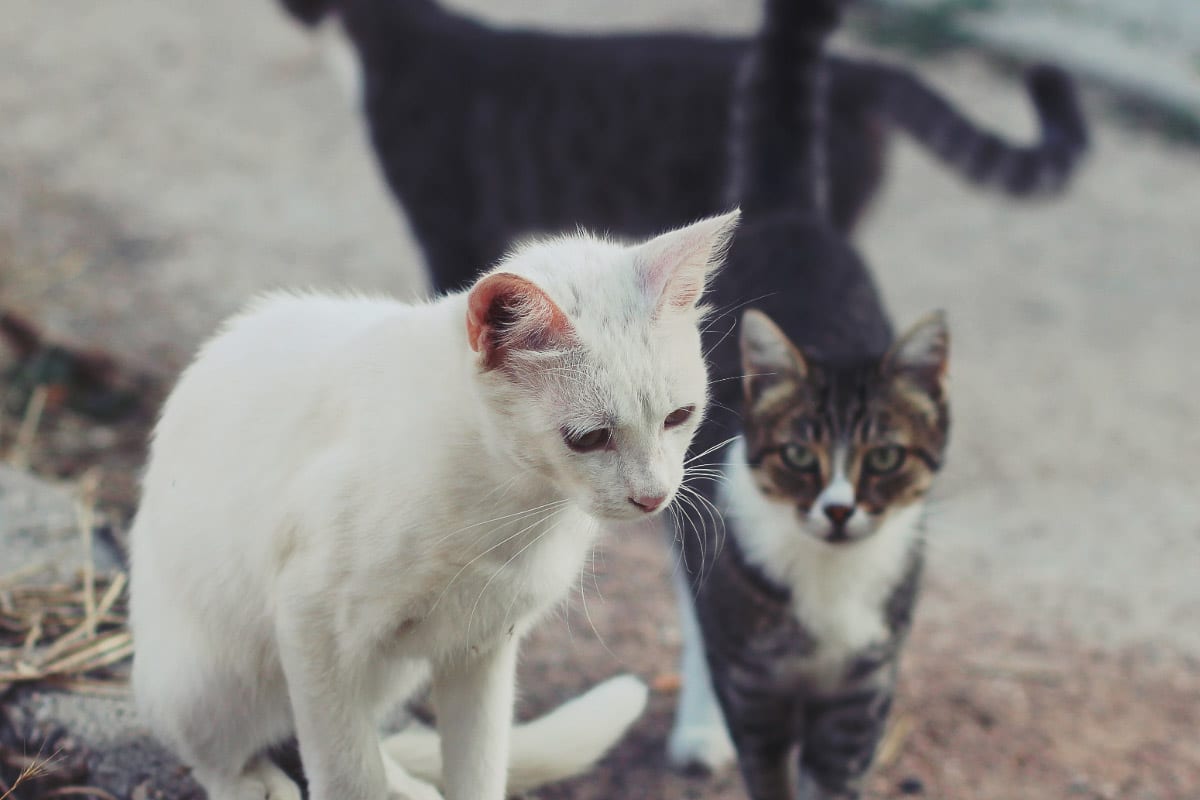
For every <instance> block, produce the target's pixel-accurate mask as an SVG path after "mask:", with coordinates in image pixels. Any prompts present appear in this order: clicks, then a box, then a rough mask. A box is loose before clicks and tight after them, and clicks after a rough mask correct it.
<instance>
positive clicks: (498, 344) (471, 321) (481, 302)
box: [467, 272, 574, 369]
mask: <svg viewBox="0 0 1200 800" xmlns="http://www.w3.org/2000/svg"><path fill="white" fill-rule="evenodd" d="M573 336H574V329H573V328H572V327H571V322H570V320H568V319H567V315H566V314H564V313H563V312H562V310H561V309H560V308H559V307H558V305H557V304H555V302H554V301H553V300H551V299H550V296H549V295H547V294H546V293H545V292H544V291H542V289H541V288H540V287H539V286H538V285H537V284H535V283H534V282H533V281H530V280H527V279H526V278H522V277H520V276H519V275H513V274H512V273H511V272H496V273H493V274H491V275H488V276H487V277H485V278H482V279H480V281H479V282H478V283H476V284H475V285H474V286H473V287H471V292H470V294H469V295H467V341H468V342H469V343H470V345H471V349H472V350H474V351H475V352H476V353H479V355H480V361H481V363H482V365H483V368H484V369H495V368H496V367H499V366H501V365H502V364H503V363H504V360H505V358H506V357H507V356H508V355H509V354H511V353H512V352H514V351H517V350H552V349H555V348H558V347H561V346H563V345H565V344H567V343H568V342H569V341H570V339H571V338H573Z"/></svg>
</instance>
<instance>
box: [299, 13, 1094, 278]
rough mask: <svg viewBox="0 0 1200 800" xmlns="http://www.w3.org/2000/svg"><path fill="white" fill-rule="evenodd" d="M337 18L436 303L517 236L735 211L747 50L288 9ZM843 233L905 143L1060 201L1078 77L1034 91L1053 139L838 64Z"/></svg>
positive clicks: (858, 65) (835, 197)
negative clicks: (729, 206) (893, 141)
mask: <svg viewBox="0 0 1200 800" xmlns="http://www.w3.org/2000/svg"><path fill="white" fill-rule="evenodd" d="M283 2H284V5H285V6H287V8H288V9H289V10H290V11H291V12H292V13H293V15H295V16H296V17H297V18H298V19H300V20H302V21H305V22H308V23H312V22H315V21H316V20H318V19H320V18H321V17H323V16H324V15H325V14H327V13H329V12H332V11H336V12H337V14H338V15H339V16H340V18H341V22H342V23H343V26H344V28H345V30H346V32H347V33H348V34H349V36H350V39H351V40H352V42H353V44H354V46H355V48H356V50H357V52H358V56H359V59H360V62H361V66H362V74H363V82H364V98H363V100H364V109H365V113H366V117H367V121H368V124H369V126H370V131H371V138H372V142H373V143H374V147H375V152H376V155H377V156H378V158H379V162H380V164H381V166H382V168H383V171H384V173H385V175H386V176H387V180H388V183H389V184H390V186H391V189H392V191H393V192H394V193H395V195H396V198H397V199H398V200H399V201H400V203H401V204H402V205H403V207H404V208H405V210H406V211H407V213H408V216H409V219H410V221H411V223H412V226H413V231H414V233H415V234H416V237H417V240H418V241H419V243H420V245H421V247H422V248H423V250H424V254H425V257H426V260H427V262H428V264H429V268H430V271H431V273H432V277H433V283H434V286H435V288H437V289H441V290H449V289H457V288H461V287H462V286H464V285H466V284H468V283H470V282H471V281H472V280H473V279H474V278H475V277H476V275H475V272H476V270H478V269H479V268H480V265H486V264H489V263H492V262H493V261H495V260H496V259H497V258H499V257H500V256H501V255H502V254H503V253H504V252H505V251H506V250H507V249H508V247H509V246H510V244H511V243H512V241H513V240H514V239H515V238H517V237H519V236H522V235H524V234H529V233H539V232H540V233H545V232H560V231H565V230H574V229H575V227H576V226H578V225H583V226H585V227H587V228H590V229H593V230H607V231H610V232H612V233H614V234H618V235H621V236H625V237H642V236H648V235H650V234H652V233H658V232H659V231H662V230H666V229H668V228H673V227H677V226H679V225H682V224H685V223H687V222H691V221H693V220H695V219H698V218H700V217H703V216H707V215H709V214H712V213H714V212H715V211H717V210H719V209H721V208H723V207H724V206H725V204H726V199H727V198H726V197H725V196H724V194H723V189H724V186H725V164H726V161H727V158H726V156H727V154H726V146H727V141H728V128H729V125H728V117H729V114H728V111H729V104H730V97H731V92H732V87H733V79H734V72H735V69H736V67H737V63H738V61H739V59H740V58H741V57H742V55H743V53H744V52H745V49H746V42H745V40H740V39H735V38H728V37H718V36H707V35H703V34H681V33H648V34H620V35H569V34H556V33H547V32H542V31H535V30H520V29H512V30H506V29H500V28H497V27H492V26H489V25H485V24H483V23H480V22H477V21H475V20H473V19H471V18H470V17H468V16H466V15H463V14H458V13H452V12H450V11H447V10H446V9H444V8H443V7H442V6H440V5H439V4H438V3H436V2H433V0H283ZM827 67H828V68H827V73H828V75H829V78H830V92H829V95H828V102H829V108H830V113H829V121H828V125H827V127H826V129H825V132H826V147H827V149H828V152H829V154H830V164H829V176H830V216H831V218H832V220H833V222H834V224H835V225H836V226H837V227H838V228H839V229H840V230H842V231H849V230H850V229H851V228H852V227H853V225H854V224H855V222H856V221H857V220H858V219H859V218H860V217H861V215H862V213H863V211H864V209H865V207H866V206H867V203H868V201H869V200H870V198H871V195H872V194H873V193H874V191H875V189H876V187H877V186H878V184H879V182H880V179H881V175H882V172H883V169H884V161H885V155H886V153H885V145H886V138H887V130H888V129H889V128H890V127H891V126H893V125H894V126H898V127H900V128H901V129H903V130H905V131H907V132H908V133H909V134H910V135H912V136H914V137H915V138H916V139H917V140H918V141H920V142H921V143H922V144H924V145H925V146H926V147H927V148H928V149H929V150H930V151H931V152H932V153H933V154H934V155H935V156H937V157H938V158H940V159H942V160H943V161H944V162H945V163H947V164H948V165H950V166H951V167H952V168H953V169H955V170H957V171H958V172H960V173H961V174H962V175H963V176H964V177H966V178H968V179H969V180H971V181H974V182H976V183H979V184H983V185H988V186H993V187H997V188H999V189H1001V190H1003V191H1005V192H1007V193H1009V194H1013V195H1020V196H1024V195H1032V194H1036V193H1045V192H1049V191H1052V190H1055V189H1057V188H1059V187H1061V186H1062V185H1063V184H1064V183H1065V182H1066V180H1067V179H1068V178H1069V177H1070V175H1071V174H1072V171H1073V169H1074V167H1075V165H1076V163H1077V161H1078V159H1079V156H1080V155H1081V154H1082V153H1083V151H1084V150H1085V148H1086V143H1087V135H1086V130H1085V126H1084V121H1083V117H1082V115H1081V113H1080V111H1079V106H1078V103H1077V101H1076V98H1075V92H1074V89H1073V87H1072V84H1071V81H1070V80H1069V78H1068V77H1067V76H1066V75H1065V74H1063V73H1062V72H1061V71H1059V70H1057V69H1054V68H1051V67H1041V68H1038V69H1035V70H1034V71H1033V72H1031V73H1030V76H1029V88H1030V92H1031V96H1032V100H1033V102H1034V105H1035V107H1036V109H1037V113H1038V117H1039V119H1040V122H1041V128H1042V131H1041V137H1040V140H1039V141H1038V142H1037V143H1036V144H1034V145H1032V146H1029V147H1019V146H1015V145H1012V144H1009V143H1007V142H1005V141H1003V140H1002V139H1000V138H998V137H997V136H994V135H993V134H990V133H987V132H985V131H982V130H980V129H979V128H978V127H976V126H975V125H974V124H973V123H972V122H970V121H969V120H967V119H966V118H965V117H963V116H962V115H961V114H959V113H958V112H957V111H956V110H955V109H954V108H953V107H952V106H951V105H950V104H949V103H948V102H946V101H945V100H943V99H941V98H940V97H939V96H938V95H937V94H935V93H934V92H933V91H932V90H931V89H929V88H928V87H927V86H925V85H923V84H922V83H920V81H919V80H917V79H916V78H915V77H913V76H912V75H910V74H909V73H908V72H906V71H904V70H901V69H898V68H896V67H892V66H888V65H885V64H881V63H875V62H870V61H856V60H850V59H846V58H839V57H830V58H829V59H828V61H827Z"/></svg>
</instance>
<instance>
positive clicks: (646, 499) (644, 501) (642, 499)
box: [629, 494, 667, 514]
mask: <svg viewBox="0 0 1200 800" xmlns="http://www.w3.org/2000/svg"><path fill="white" fill-rule="evenodd" d="M666 499H667V496H666V495H665V494H658V495H634V496H633V497H631V498H629V502H631V503H633V504H634V505H635V506H637V507H638V508H640V509H641V510H642V511H645V512H646V513H647V514H649V513H650V512H651V511H656V510H657V509H658V507H659V506H661V505H662V504H663V503H664V502H666Z"/></svg>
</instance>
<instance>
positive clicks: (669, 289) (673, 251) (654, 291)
mask: <svg viewBox="0 0 1200 800" xmlns="http://www.w3.org/2000/svg"><path fill="white" fill-rule="evenodd" d="M740 217H741V211H740V210H734V211H732V212H730V213H728V214H722V215H721V216H719V217H710V218H708V219H704V220H701V221H699V222H696V223H693V224H691V225H688V226H687V227H686V228H680V229H678V230H674V231H670V232H669V233H664V234H662V235H661V236H658V237H656V238H654V239H651V240H650V241H649V242H646V243H645V244H643V245H642V246H641V247H639V248H638V251H637V269H638V272H639V277H640V279H641V285H642V287H643V289H644V290H645V292H646V296H647V299H648V300H649V301H650V303H651V307H652V308H653V309H654V311H655V314H658V313H659V312H661V311H663V310H664V309H670V308H674V309H681V310H686V309H690V308H693V307H694V306H695V305H696V303H697V302H698V301H699V300H700V295H702V294H703V293H704V287H705V285H706V284H707V283H708V280H709V278H711V277H712V275H713V273H715V272H716V271H717V269H718V268H719V267H720V266H721V264H722V263H723V262H724V260H725V252H726V250H727V249H728V248H729V243H730V241H731V240H732V239H733V232H734V230H735V229H736V228H737V223H738V219H739V218H740Z"/></svg>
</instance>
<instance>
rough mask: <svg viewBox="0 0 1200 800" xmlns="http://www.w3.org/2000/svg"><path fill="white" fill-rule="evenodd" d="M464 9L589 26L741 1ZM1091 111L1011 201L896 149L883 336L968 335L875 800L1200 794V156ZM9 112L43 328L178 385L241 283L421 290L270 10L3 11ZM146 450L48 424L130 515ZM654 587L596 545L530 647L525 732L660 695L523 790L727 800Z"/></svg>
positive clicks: (886, 213)
mask: <svg viewBox="0 0 1200 800" xmlns="http://www.w3.org/2000/svg"><path fill="white" fill-rule="evenodd" d="M456 4H457V5H463V6H467V5H469V6H471V7H474V8H483V7H485V6H486V9H487V11H486V13H487V14H489V15H490V16H492V17H494V18H496V19H505V20H509V19H512V20H522V21H526V22H535V21H537V22H540V23H544V24H548V25H549V24H557V25H572V26H575V27H606V26H625V27H629V26H647V25H659V26H680V25H688V24H691V25H702V26H704V27H706V28H725V29H745V28H747V27H748V26H749V25H750V24H751V23H752V19H753V12H754V9H753V8H752V7H751V6H752V4H744V5H743V4H732V3H726V2H723V0H653V2H645V3H640V4H630V5H627V6H625V5H623V6H622V7H620V8H614V7H611V6H610V4H605V3H601V2H599V0H587V2H580V1H579V0H571V2H567V0H503V2H501V1H500V0H496V1H495V2H485V0H474V2H472V3H467V2H466V0H463V2H461V3H456ZM918 68H919V69H920V71H921V72H922V74H923V75H925V76H927V77H928V78H929V79H930V80H932V81H934V82H935V83H936V84H937V85H938V86H939V87H940V88H942V89H943V90H944V91H946V92H948V93H950V94H951V95H952V96H953V97H954V98H956V99H957V100H958V101H959V102H961V103H962V104H963V105H964V106H965V107H967V108H969V109H971V111H972V112H973V113H974V114H975V115H976V116H977V117H979V118H981V119H986V120H987V121H989V123H991V124H993V125H995V126H996V127H998V128H1001V129H1003V130H1006V131H1008V132H1010V133H1012V134H1013V135H1023V134H1026V133H1028V132H1029V130H1030V129H1031V123H1030V119H1029V114H1028V111H1027V109H1026V106H1025V103H1024V99H1023V97H1022V96H1021V94H1020V92H1019V88H1018V83H1017V82H1016V81H1015V80H1014V79H1013V77H1012V76H1011V75H1004V74H1000V73H997V72H996V71H995V70H994V69H992V68H991V67H989V66H988V65H985V64H984V63H982V62H981V61H980V60H979V59H977V58H975V57H973V56H971V55H969V54H968V55H962V56H956V57H952V58H945V59H941V60H939V61H936V62H929V63H922V64H919V65H918ZM1088 99H1089V104H1088V107H1089V111H1090V112H1091V114H1092V116H1093V118H1094V119H1095V126H1096V131H1095V135H1096V141H1095V147H1094V150H1093V153H1092V157H1091V160H1090V162H1089V163H1088V164H1087V166H1086V168H1085V170H1084V172H1083V173H1082V174H1081V176H1080V179H1079V181H1078V182H1077V183H1076V184H1075V186H1074V187H1073V188H1072V191H1071V192H1070V193H1069V194H1068V195H1067V196H1065V197H1063V198H1061V199H1059V200H1056V201H1054V202H1051V203H1039V204H1027V205H1014V204H1010V203H1007V202H1005V201H1003V200H1000V199H997V198H994V197H990V196H987V195H984V194H981V193H978V192H975V191H973V190H971V189H969V188H967V187H964V186H963V185H961V184H960V183H959V182H957V181H956V179H954V178H953V177H952V176H949V175H947V174H946V173H945V172H944V171H943V170H942V168H941V167H940V166H938V165H936V164H934V163H932V162H931V161H929V160H928V159H927V158H926V157H925V156H924V155H922V154H921V153H919V152H918V151H916V150H915V149H913V148H912V147H911V146H909V145H906V144H903V143H901V145H900V146H899V147H898V148H897V149H896V152H895V160H894V164H893V166H892V171H891V177H890V181H889V184H888V187H887V189H886V191H885V192H884V195H883V197H882V198H881V200H880V203H879V205H878V207H877V208H876V210H875V213H874V215H873V217H872V219H871V220H870V223H869V225H868V226H867V229H866V230H865V231H864V234H863V237H862V239H863V245H864V248H865V250H866V252H867V255H868V256H869V258H870V260H871V262H872V263H873V264H874V266H875V269H876V272H877V274H878V275H879V278H880V281H881V283H882V285H883V289H884V292H885V295H886V297H887V300H888V302H889V305H890V307H891V308H892V310H893V312H894V315H895V318H896V320H897V322H899V323H900V324H906V323H907V322H909V321H911V320H912V319H914V318H915V317H916V316H917V315H918V314H920V313H921V312H923V311H924V310H926V309H928V308H932V307H942V308H946V309H947V310H948V311H949V314H950V319H951V324H952V328H953V331H954V351H953V356H952V359H953V367H952V372H953V386H952V392H953V402H954V408H955V432H954V442H953V446H952V451H951V456H950V460H949V465H948V467H947V469H946V471H945V474H944V476H943V477H942V479H941V480H940V483H939V488H938V498H937V501H936V503H935V504H934V507H933V508H932V509H931V513H930V519H929V536H930V543H931V567H930V571H929V572H930V581H929V586H928V589H927V591H926V593H925V596H924V598H923V601H922V604H921V607H920V610H919V614H918V617H919V619H918V625H917V628H916V631H915V634H914V637H913V640H912V643H911V645H910V647H909V650H908V653H907V657H906V660H905V663H904V677H903V682H902V690H901V697H900V701H899V706H898V710H897V713H896V715H895V725H894V730H893V732H892V734H891V735H890V736H889V738H888V745H887V747H886V748H885V751H886V752H884V754H883V760H884V764H883V766H882V768H881V770H880V771H879V774H878V776H877V778H876V781H875V783H874V786H873V792H874V796H876V797H896V796H901V795H902V794H904V792H905V791H908V792H909V793H913V794H918V795H920V796H924V797H932V798H946V800H950V799H951V798H953V800H961V799H963V798H978V800H991V799H992V798H995V799H996V800H1009V799H1010V798H1012V799H1014V800H1015V798H1075V797H1078V798H1081V799H1084V800H1086V799H1089V798H1094V799H1095V800H1100V799H1101V798H1103V799H1104V800H1198V799H1200V742H1198V741H1197V738H1196V732H1197V730H1200V702H1198V701H1200V663H1198V659H1200V625H1197V624H1196V620H1197V618H1198V617H1200V523H1198V522H1197V519H1200V496H1198V495H1197V493H1196V491H1195V478H1196V476H1197V475H1198V474H1200V425H1198V424H1197V423H1198V422H1200V401H1198V399H1197V398H1198V397H1200V359H1197V358H1196V357H1195V343H1196V342H1200V314H1198V312H1197V310H1196V301H1195V298H1196V297H1197V296H1200V270H1197V264H1196V255H1195V253H1196V245H1197V242H1198V241H1200V240H1198V238H1197V237H1198V234H1197V229H1196V219H1197V213H1198V209H1200V152H1198V151H1197V150H1195V149H1190V148H1188V147H1185V146H1182V145H1175V144H1171V143H1169V142H1168V141H1166V140H1164V139H1162V138H1160V137H1158V136H1157V135H1155V134H1154V132H1153V131H1149V130H1139V129H1138V128H1136V127H1132V126H1131V125H1130V122H1129V120H1128V119H1123V120H1121V121H1118V120H1116V119H1115V118H1114V117H1112V116H1111V115H1109V114H1108V113H1107V111H1106V108H1105V104H1104V103H1103V102H1102V96H1101V95H1099V94H1096V95H1090V96H1089V98H1088ZM0 109H3V110H4V118H5V119H4V123H3V125H2V126H0V127H2V130H3V132H2V133H0V301H2V302H3V303H5V304H11V305H14V306H16V307H18V308H20V309H21V310H23V311H25V312H26V313H28V314H30V315H31V316H34V317H36V318H38V319H39V320H41V321H43V322H45V323H46V324H47V325H48V326H49V328H50V330H51V331H52V332H53V333H55V334H56V335H59V336H63V337H69V338H72V339H74V340H76V341H81V342H86V343H89V344H92V345H97V346H103V347H105V348H108V349H110V350H112V351H114V352H115V353H116V354H117V355H118V356H119V357H121V358H122V359H125V360H127V361H128V362H129V363H133V364H136V365H137V367H138V368H139V369H145V370H147V371H151V372H154V373H156V374H159V375H161V376H163V377H164V378H167V379H169V377H170V376H171V375H172V374H173V373H174V371H175V370H177V369H178V367H179V365H180V364H181V363H182V362H183V360H184V359H185V358H186V357H187V355H188V354H189V353H190V351H191V350H192V349H193V348H194V346H195V345H196V343H197V342H198V340H199V339H200V337H202V336H203V335H205V334H206V333H207V332H208V331H209V330H210V329H211V327H212V326H213V325H214V324H215V322H216V321H217V320H218V319H220V317H222V316H223V315H225V314H226V313H228V312H229V311H231V310H232V309H233V308H235V307H236V306H237V305H238V304H239V303H240V302H242V301H243V300H244V299H245V297H246V296H247V295H248V294H250V293H252V292H254V291H257V290H259V289H262V288H265V287H268V286H273V285H280V284H286V285H296V284H315V285H326V286H328V285H347V284H348V285H352V286H356V287H358V288H363V289H384V290H388V291H391V292H394V293H396V294H399V295H401V296H411V295H413V294H415V293H417V292H418V291H420V289H421V286H422V285H423V281H422V278H421V275H420V272H419V263H418V261H417V259H416V257H415V255H414V251H413V248H412V244H411V241H410V240H409V239H408V237H407V233H406V230H405V227H404V225H403V223H402V222H401V223H400V224H397V220H398V217H397V215H396V213H395V210H394V209H393V207H392V206H391V204H390V201H389V199H388V197H387V195H386V192H385V191H384V189H383V188H382V186H381V185H380V182H379V180H378V178H377V177H376V175H375V172H374V165H373V163H372V162H371V160H370V156H369V152H368V151H367V149H366V146H365V143H364V141H363V137H362V131H361V129H360V128H359V127H358V123H357V119H356V117H355V115H354V111H353V109H352V108H351V107H350V105H349V104H348V103H347V102H346V101H345V100H344V99H343V98H342V97H341V96H340V94H339V91H338V89H337V87H336V85H335V82H334V80H333V78H332V77H331V75H330V74H329V72H328V70H327V69H326V68H325V66H324V65H323V63H322V62H321V60H320V58H319V57H318V55H317V54H316V53H315V52H314V50H313V49H312V47H311V46H310V43H309V42H308V40H307V39H306V38H305V37H304V36H302V35H301V34H300V33H298V32H297V31H295V30H294V29H293V28H291V27H290V25H289V24H288V23H287V22H286V21H285V20H283V19H282V18H281V17H280V16H279V15H278V14H277V13H276V12H275V9H274V8H273V7H272V5H271V3H270V2H269V0H255V2H253V3H246V2H244V0H212V2H209V3H205V4H192V3H184V2H183V1H182V0H120V2H111V3H106V4H78V3H68V2H45V3H24V4H16V5H15V6H14V7H12V8H9V9H6V11H5V22H4V24H3V25H0ZM0 359H2V354H0ZM14 435H15V422H14V421H13V420H11V419H10V420H7V421H6V424H5V425H4V426H3V427H0V446H3V445H5V444H7V443H9V442H11V440H12V438H13V436H14ZM140 435H141V430H140V429H139V428H137V426H134V427H133V428H130V429H126V428H106V427H102V426H101V427H97V426H81V425H80V424H79V421H78V420H75V419H73V418H71V417H69V416H67V417H65V418H60V419H57V420H55V419H49V420H48V421H47V423H46V425H45V426H44V428H43V433H42V436H41V438H40V439H39V448H40V449H39V452H40V453H41V454H42V455H41V457H40V458H39V459H35V466H38V467H40V468H41V469H43V470H46V471H49V472H51V473H59V474H62V475H65V476H70V475H75V474H78V472H79V471H80V470H81V469H82V468H83V467H85V466H87V465H88V464H91V463H97V462H98V463H101V464H102V465H104V466H106V467H107V468H108V473H107V475H106V485H107V487H108V491H109V494H108V496H109V497H110V499H113V500H119V499H121V498H125V499H127V498H128V497H129V492H130V488H131V486H132V482H131V475H132V471H133V469H134V468H135V466H136V464H137V461H138V459H139V457H140V456H139V453H138V448H137V442H138V440H139V437H140ZM670 568H671V565H670V564H669V563H668V559H667V556H666V552H665V547H664V546H663V543H662V542H659V541H656V540H651V539H648V538H645V539H639V538H636V537H626V538H625V539H623V540H610V541H609V542H608V543H606V545H605V546H604V547H603V548H602V550H601V552H600V554H599V556H598V559H597V562H596V571H597V576H596V578H595V580H594V581H593V579H592V578H591V577H589V578H587V579H586V580H585V581H584V582H583V587H584V593H585V594H586V596H587V612H586V613H585V611H584V608H583V601H582V599H581V597H580V596H578V595H577V596H576V597H574V598H573V599H572V601H571V605H570V610H569V611H568V612H566V613H565V614H564V615H563V616H562V617H561V618H558V619H555V620H553V621H551V622H549V623H547V624H546V625H545V626H544V627H543V628H542V629H540V630H539V631H538V632H537V633H536V634H535V635H534V636H533V637H532V640H531V642H530V643H529V646H528V647H527V649H526V653H525V657H524V665H523V681H522V682H523V692H524V700H523V701H522V711H523V712H527V713H531V712H533V711H536V710H539V709H544V708H546V707H548V706H551V705H553V704H555V703H557V702H559V701H561V700H562V699H565V698H566V697H569V696H571V695H573V694H575V693H577V692H578V691H579V690H580V689H582V688H583V687H586V686H588V685H590V684H592V683H594V682H595V681H597V680H599V679H601V678H604V677H607V676H609V675H612V674H614V673H616V672H619V671H626V670H632V671H634V672H636V673H638V674H639V675H642V676H643V677H645V678H646V679H647V680H650V681H653V682H656V685H658V686H660V690H656V691H655V693H654V695H653V699H652V704H651V710H650V713H649V714H648V716H647V717H646V718H645V719H644V720H642V721H641V722H640V723H639V724H638V725H637V726H636V728H635V730H634V731H633V733H632V734H631V736H630V737H629V739H628V740H627V741H626V742H624V743H623V744H622V745H621V747H620V748H619V749H618V750H617V751H616V752H615V753H614V754H613V755H612V756H611V757H610V758H609V759H607V760H606V761H605V763H604V764H603V765H602V766H601V768H600V769H598V770H597V771H596V772H595V773H594V774H592V775H589V776H588V777H586V778H584V779H580V780H578V781H575V782H572V783H571V784H570V785H568V786H564V787H555V788H552V789H548V790H545V791H543V792H541V793H540V794H539V796H540V797H543V798H560V799H562V798H574V799H575V800H592V799H593V798H596V799H598V798H606V799H607V798H616V797H621V798H647V799H649V798H663V799H664V800H676V799H679V798H734V797H740V796H742V795H741V789H740V786H739V784H738V782H737V780H736V777H735V776H733V775H719V776H715V777H713V778H711V779H707V780H706V779H698V778H683V777H679V776H674V775H672V774H670V773H669V772H668V771H667V769H666V767H665V759H664V756H663V750H664V742H665V737H666V733H667V730H668V726H669V722H670V706H671V702H672V699H671V696H670V692H669V691H668V690H667V687H669V684H670V682H671V681H670V679H671V676H672V673H673V671H674V666H675V659H676V657H677V649H678V644H679V633H678V628H677V626H676V624H675V621H674V616H673V610H672V604H671V595H670V589H669V584H668V581H667V579H666V576H667V574H668V570H669V569H670ZM589 617H590V621H589Z"/></svg>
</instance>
